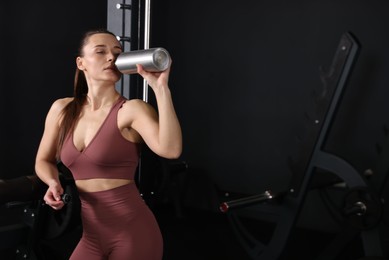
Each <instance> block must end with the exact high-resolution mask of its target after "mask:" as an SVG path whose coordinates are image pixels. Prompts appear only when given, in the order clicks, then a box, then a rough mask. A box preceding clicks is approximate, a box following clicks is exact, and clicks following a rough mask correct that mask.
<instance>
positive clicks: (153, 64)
mask: <svg viewBox="0 0 389 260" xmlns="http://www.w3.org/2000/svg"><path fill="white" fill-rule="evenodd" d="M136 64H140V65H142V66H143V68H144V69H145V70H146V71H150V72H160V71H164V70H166V69H167V68H169V66H170V55H169V52H168V51H167V50H165V49H164V48H150V49H146V50H136V51H129V52H123V53H121V54H120V55H119V56H118V57H117V59H116V62H115V65H116V67H117V68H118V70H119V71H120V72H121V73H123V74H134V73H136Z"/></svg>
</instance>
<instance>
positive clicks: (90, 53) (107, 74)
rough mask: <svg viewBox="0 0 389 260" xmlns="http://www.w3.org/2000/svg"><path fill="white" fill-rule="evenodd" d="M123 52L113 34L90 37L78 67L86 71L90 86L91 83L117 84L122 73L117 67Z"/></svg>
mask: <svg viewBox="0 0 389 260" xmlns="http://www.w3.org/2000/svg"><path fill="white" fill-rule="evenodd" d="M121 52H122V47H121V45H120V43H119V41H118V40H117V39H116V37H114V36H113V35H111V34H107V33H98V34H94V35H92V36H90V37H89V40H88V43H87V44H86V45H85V46H84V48H83V55H82V56H80V57H77V60H76V62H77V67H78V68H79V69H80V70H82V71H84V73H85V77H86V79H87V81H88V84H89V83H91V82H96V83H97V82H102V81H110V82H116V81H118V80H119V79H120V77H121V73H120V72H119V70H118V69H117V68H116V66H115V61H116V58H117V57H118V55H119V54H120V53H121Z"/></svg>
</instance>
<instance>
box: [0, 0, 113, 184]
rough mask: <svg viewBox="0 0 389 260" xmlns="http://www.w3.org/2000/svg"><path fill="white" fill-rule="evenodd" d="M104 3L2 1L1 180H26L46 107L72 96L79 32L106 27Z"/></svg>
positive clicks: (80, 33) (29, 172)
mask: <svg viewBox="0 0 389 260" xmlns="http://www.w3.org/2000/svg"><path fill="white" fill-rule="evenodd" d="M106 5H107V4H106V1H104V0H93V1H92V0H90V1H73V0H71V1H47V0H43V1H26V0H22V1H12V0H6V1H1V3H0V10H1V18H0V19H1V25H2V37H1V42H2V53H1V57H2V58H1V68H2V69H1V86H0V89H1V91H0V93H1V102H0V104H1V109H0V114H1V116H0V117H1V118H2V122H3V123H2V126H1V136H2V139H1V145H0V147H1V148H0V149H1V157H0V158H1V159H0V160H1V161H0V163H1V165H2V169H1V170H0V178H11V177H16V176H21V175H30V174H32V173H33V171H34V160H35V153H36V150H37V148H38V145H39V141H40V138H41V135H42V131H43V127H44V120H45V116H46V113H47V111H48V109H49V108H50V105H51V103H52V102H53V101H54V100H55V99H57V98H59V97H64V96H69V95H71V94H72V89H73V75H74V71H75V68H76V67H75V57H76V53H77V47H78V43H79V39H80V38H81V35H82V33H83V32H84V31H85V30H87V29H91V28H97V27H106V17H107V14H106Z"/></svg>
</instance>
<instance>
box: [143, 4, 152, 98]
mask: <svg viewBox="0 0 389 260" xmlns="http://www.w3.org/2000/svg"><path fill="white" fill-rule="evenodd" d="M149 45H150V0H145V30H144V49H148V48H149ZM148 91H149V85H148V84H147V81H146V80H145V79H144V80H143V101H145V102H148V99H149V93H148Z"/></svg>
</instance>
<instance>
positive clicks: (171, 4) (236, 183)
mask: <svg viewBox="0 0 389 260" xmlns="http://www.w3.org/2000/svg"><path fill="white" fill-rule="evenodd" d="M388 11H389V3H388V2H387V1H384V0H374V1H363V0H354V1H348V0H347V1H346V0H345V1H337V0H327V1H324V0H317V1H308V0H306V1H297V2H296V1H293V2H292V1H281V0H275V1H269V2H264V1H240V2H236V1H225V0H223V1H222V0H214V1H207V2H199V1H178V0H165V1H153V3H152V36H151V47H153V46H161V47H165V48H166V49H168V50H169V52H170V53H171V56H172V58H173V70H172V74H171V79H170V86H171V89H172V93H173V98H174V101H175V106H176V109H177V113H178V116H179V118H180V120H181V123H182V128H183V134H184V153H183V155H182V159H184V160H186V161H187V162H188V163H189V166H190V174H192V176H191V178H193V179H194V180H192V181H193V182H189V183H190V184H191V183H192V184H193V186H192V187H190V188H189V189H188V191H191V192H193V194H194V195H193V194H192V195H193V196H194V197H196V195H198V196H199V197H202V200H200V202H199V203H200V204H202V203H203V204H206V203H207V200H209V199H210V198H208V197H207V196H204V195H202V194H204V189H208V188H209V186H206V185H204V183H207V181H208V183H211V184H215V185H216V186H217V187H218V188H220V189H222V190H226V191H234V192H245V193H258V192H262V191H264V190H265V189H269V188H280V189H282V188H285V187H287V186H288V184H289V180H290V178H291V172H290V170H289V168H288V164H287V159H288V157H289V156H292V155H294V153H295V152H296V148H297V147H298V144H297V143H296V142H295V139H296V136H297V135H299V134H300V132H299V131H301V128H302V126H303V125H304V124H305V121H304V120H305V119H304V113H305V112H307V110H309V109H311V107H312V91H313V89H315V88H317V87H320V85H321V84H322V83H321V81H320V74H319V68H320V67H324V68H327V67H328V66H329V65H330V63H331V61H332V57H333V55H334V52H335V49H336V47H337V45H338V42H339V39H340V37H341V35H342V34H343V33H344V32H346V31H351V32H352V33H353V34H354V35H355V36H356V37H357V38H358V40H359V42H360V43H361V46H362V48H361V53H360V56H359V58H358V60H357V63H356V66H355V68H354V70H353V73H352V75H351V78H350V80H349V84H348V86H347V90H346V93H345V95H344V97H343V100H342V104H341V107H340V109H339V111H338V114H337V117H336V120H335V123H334V127H333V129H332V131H331V135H330V137H329V140H328V143H327V145H326V147H327V149H328V150H329V151H330V152H333V153H335V154H337V155H339V156H341V157H343V158H345V159H346V160H347V161H348V162H350V163H351V164H352V165H354V166H355V168H356V169H357V170H358V171H360V172H362V171H364V170H365V169H367V168H370V167H372V166H373V165H374V163H375V160H376V158H377V152H376V150H375V147H376V144H377V143H381V142H382V141H383V139H384V135H383V131H382V129H383V126H384V125H385V124H386V123H387V121H388V120H387V115H388V112H389V105H388V104H387V97H388V94H389V90H388V83H389V82H388V81H389V79H388V76H387V75H388V74H387V71H388V70H389V64H388V60H389V50H388V46H389V33H388V30H387V25H388V24H389V16H388V15H387V13H388ZM1 14H2V15H1V17H2V18H1V19H2V20H1V23H2V25H3V26H2V28H3V36H2V41H1V42H2V43H1V44H2V45H1V47H2V50H3V51H2V54H1V55H2V59H1V63H0V64H1V67H0V68H1V72H2V74H1V77H2V80H1V82H2V83H1V84H2V85H1V87H0V89H1V91H0V93H1V103H0V104H1V109H0V113H1V115H0V116H1V119H2V122H3V124H2V127H1V136H2V137H3V138H2V140H1V145H0V147H1V157H0V158H1V165H2V170H1V171H0V178H11V177H15V176H20V175H27V174H31V173H32V172H33V165H34V157H35V152H36V149H37V147H38V143H39V140H40V137H41V134H42V130H43V125H44V117H45V115H46V112H47V110H48V109H49V106H50V104H51V103H52V102H53V101H54V100H55V99H57V98H59V97H62V96H67V95H71V91H72V82H73V72H74V69H75V66H74V58H75V52H76V48H77V46H78V39H79V38H80V36H81V32H83V31H85V30H86V29H90V28H94V27H105V26H106V24H105V23H106V1H102V0H100V1H96V0H94V1H92V0H90V1H61V2H53V1H39V2H37V1H17V2H15V1H10V0H8V1H2V2H1ZM196 178H197V179H198V180H196ZM203 185H204V186H203ZM211 192H212V191H211ZM200 206H201V205H200Z"/></svg>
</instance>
